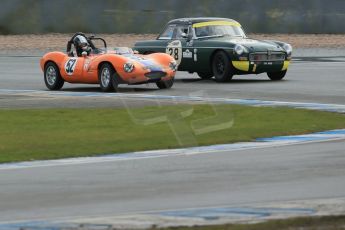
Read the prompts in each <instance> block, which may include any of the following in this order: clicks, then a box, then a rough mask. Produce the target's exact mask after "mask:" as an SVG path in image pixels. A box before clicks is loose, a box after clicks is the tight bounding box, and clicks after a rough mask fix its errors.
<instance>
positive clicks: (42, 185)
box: [0, 57, 345, 222]
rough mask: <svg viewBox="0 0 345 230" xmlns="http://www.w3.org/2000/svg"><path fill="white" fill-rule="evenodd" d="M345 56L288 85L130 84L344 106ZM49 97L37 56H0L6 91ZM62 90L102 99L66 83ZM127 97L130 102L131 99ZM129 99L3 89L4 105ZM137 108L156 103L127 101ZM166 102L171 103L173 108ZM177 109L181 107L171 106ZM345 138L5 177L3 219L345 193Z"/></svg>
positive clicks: (258, 81) (297, 71)
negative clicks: (51, 94)
mask: <svg viewBox="0 0 345 230" xmlns="http://www.w3.org/2000/svg"><path fill="white" fill-rule="evenodd" d="M344 70H345V58H344V57H332V58H313V57H311V58H309V59H308V58H305V59H301V60H299V61H296V62H295V63H293V64H292V65H291V67H290V69H289V72H288V75H287V77H286V80H284V81H280V82H272V81H269V80H268V78H267V77H266V76H265V75H259V76H255V75H253V76H237V77H235V78H234V81H232V82H230V83H225V84H218V83H215V82H214V81H213V80H207V81H201V80H199V79H198V78H197V77H196V75H190V74H185V73H178V74H177V79H176V83H175V85H174V87H173V88H172V89H171V90H157V89H156V87H155V85H143V86H135V87H133V86H129V87H128V86H123V87H121V92H122V93H125V94H153V95H178V96H193V95H194V96H195V95H196V96H204V97H205V98H207V97H212V98H213V97H221V98H243V99H249V98H255V99H262V100H275V101H280V100H281V101H292V102H294V101H297V102H317V103H331V104H345V74H344ZM5 89H6V90H18V92H20V90H34V91H39V92H41V91H45V90H46V89H45V86H44V83H43V78H42V73H41V71H40V69H39V67H38V58H35V57H0V91H1V90H5ZM63 92H66V93H68V92H82V93H98V92H99V88H98V86H92V85H91V86H83V85H68V84H66V86H65V87H64V88H63ZM125 100H126V99H125ZM123 103H124V102H123V99H122V100H118V99H116V98H102V97H97V98H96V99H90V98H87V97H86V98H85V97H83V98H82V97H80V98H79V97H46V96H40V95H39V96H37V95H35V94H32V95H31V93H25V92H23V94H20V93H19V94H18V93H16V94H12V93H4V91H1V92H0V107H2V108H22V107H25V108H28V107H98V106H99V107H108V106H123ZM126 103H128V105H130V106H142V105H152V104H156V103H157V101H156V100H146V99H145V100H139V101H138V100H135V99H128V101H126ZM165 103H166V102H165ZM172 103H173V102H172ZM344 149H345V142H344V140H338V141H329V142H322V143H318V142H316V143H309V144H302V145H290V146H281V147H268V148H262V149H251V150H250V149H249V150H239V151H232V152H212V153H207V154H198V155H190V156H188V155H186V156H172V157H163V158H149V159H140V160H128V161H118V162H103V163H94V164H80V165H78V164H76V165H63V166H61V165H60V166H51V167H32V168H22V169H8V170H1V172H0V222H7V221H22V220H35V219H39V220H56V219H59V218H69V219H73V218H74V217H75V218H78V217H79V218H80V217H89V216H115V215H122V214H128V213H138V212H149V211H160V210H172V209H188V208H198V207H214V206H229V207H231V206H243V205H247V206H248V205H252V204H256V203H264V202H272V201H276V202H280V201H289V200H304V199H319V198H320V199H321V198H322V199H323V198H337V197H340V198H341V197H345V154H344Z"/></svg>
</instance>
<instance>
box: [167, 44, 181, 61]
mask: <svg viewBox="0 0 345 230" xmlns="http://www.w3.org/2000/svg"><path fill="white" fill-rule="evenodd" d="M165 52H166V53H167V54H169V55H170V56H171V57H173V58H174V59H175V61H176V63H177V64H178V65H179V64H180V63H181V60H182V43H181V41H179V40H175V41H172V42H170V43H169V44H168V46H167V48H166V50H165Z"/></svg>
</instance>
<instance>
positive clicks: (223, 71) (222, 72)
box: [212, 51, 234, 82]
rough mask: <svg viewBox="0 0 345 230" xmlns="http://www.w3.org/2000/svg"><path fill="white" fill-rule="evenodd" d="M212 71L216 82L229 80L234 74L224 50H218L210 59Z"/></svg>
mask: <svg viewBox="0 0 345 230" xmlns="http://www.w3.org/2000/svg"><path fill="white" fill-rule="evenodd" d="M212 72H213V75H214V77H215V79H216V81H217V82H227V81H230V80H231V79H232V77H233V75H234V67H233V66H232V65H231V60H230V58H229V56H228V55H227V54H226V53H225V52H224V51H218V52H217V53H216V54H215V55H214V56H213V59H212Z"/></svg>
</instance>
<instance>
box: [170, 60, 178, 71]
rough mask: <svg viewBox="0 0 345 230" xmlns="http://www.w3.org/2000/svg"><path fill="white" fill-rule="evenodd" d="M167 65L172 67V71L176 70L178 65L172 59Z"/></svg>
mask: <svg viewBox="0 0 345 230" xmlns="http://www.w3.org/2000/svg"><path fill="white" fill-rule="evenodd" d="M169 67H170V69H172V70H173V71H177V67H178V65H177V63H176V61H172V62H170V63H169Z"/></svg>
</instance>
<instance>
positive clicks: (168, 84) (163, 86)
mask: <svg viewBox="0 0 345 230" xmlns="http://www.w3.org/2000/svg"><path fill="white" fill-rule="evenodd" d="M173 84H174V78H171V79H169V80H165V81H163V80H160V81H158V82H156V85H157V87H158V88H160V89H170V88H171V87H172V86H173Z"/></svg>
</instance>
